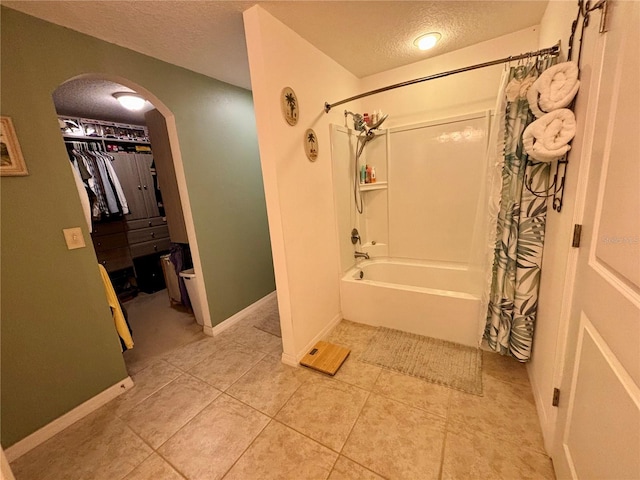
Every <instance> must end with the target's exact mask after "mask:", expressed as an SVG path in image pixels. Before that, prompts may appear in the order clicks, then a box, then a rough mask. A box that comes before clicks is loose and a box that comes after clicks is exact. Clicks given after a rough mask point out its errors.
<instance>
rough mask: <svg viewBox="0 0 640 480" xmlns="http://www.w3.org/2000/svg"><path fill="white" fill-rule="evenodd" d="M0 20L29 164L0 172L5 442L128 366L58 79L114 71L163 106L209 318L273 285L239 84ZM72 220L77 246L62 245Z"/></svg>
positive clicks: (8, 108) (69, 34)
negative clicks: (174, 132)
mask: <svg viewBox="0 0 640 480" xmlns="http://www.w3.org/2000/svg"><path fill="white" fill-rule="evenodd" d="M0 19H1V27H2V30H1V43H0V47H1V67H2V71H1V75H2V77H1V78H2V84H1V104H0V107H1V112H2V115H6V116H10V117H11V118H12V119H13V122H14V125H15V128H16V131H17V135H18V139H19V142H20V145H21V147H22V151H23V154H24V158H25V161H26V163H27V166H28V169H29V176H27V177H3V178H2V180H1V181H0V200H1V204H0V207H1V216H0V221H1V248H0V251H1V264H0V265H1V279H0V280H1V284H0V287H1V372H0V375H1V388H2V390H1V403H0V408H1V419H0V420H1V438H0V440H1V442H2V446H3V447H5V448H7V447H9V446H10V445H12V444H13V443H15V442H16V441H18V440H20V439H22V438H24V437H25V436H27V435H28V434H30V433H32V432H33V431H35V430H37V429H38V428H40V427H42V426H43V425H45V424H47V423H48V422H50V421H52V420H54V419H55V418H57V417H59V416H60V415H62V414H64V413H66V412H67V411H69V410H71V409H72V408H74V407H76V406H77V405H79V404H80V403H82V402H84V401H86V400H87V399H89V398H91V397H92V396H94V395H96V394H98V393H99V392H101V391H102V390H104V389H105V388H107V387H109V386H111V385H113V384H115V383H117V382H118V381H119V380H121V379H123V378H124V377H126V376H127V372H126V370H125V366H124V362H123V360H122V355H121V353H120V345H119V342H118V339H117V337H116V334H115V330H114V328H113V323H112V321H111V318H110V316H109V312H108V307H107V304H106V300H105V298H104V292H103V289H102V288H103V287H102V284H101V281H100V277H99V274H98V269H97V264H96V257H95V253H94V251H93V248H92V247H91V242H90V240H89V234H88V231H87V229H86V225H85V224H84V217H83V215H82V211H81V207H80V203H79V200H78V196H77V193H76V190H75V185H74V182H73V177H72V174H71V170H70V168H69V165H68V164H69V162H68V159H67V156H66V152H65V148H64V144H63V142H62V138H61V136H60V133H59V130H58V125H57V120H56V113H55V109H54V105H53V102H52V99H51V94H52V92H53V91H54V90H55V89H56V87H57V86H58V85H60V84H61V83H62V82H64V81H66V80H68V79H70V78H72V77H75V76H77V75H81V74H86V73H94V74H105V75H117V76H120V77H124V78H127V79H129V80H130V81H132V82H135V83H136V84H138V85H140V86H142V87H144V88H146V89H148V90H149V91H150V92H152V93H153V94H155V95H156V96H157V97H158V98H159V99H160V100H161V101H162V102H163V103H164V104H165V105H167V106H168V108H169V109H171V111H172V112H173V113H174V115H175V120H176V125H177V129H178V137H179V140H180V149H181V152H182V158H183V162H184V169H185V175H186V179H187V186H188V190H189V198H190V202H191V206H192V213H193V218H194V224H195V230H196V236H197V238H198V242H199V246H200V257H201V262H202V267H203V270H204V281H205V286H206V289H207V291H208V293H209V307H210V309H211V313H212V320H213V323H214V324H217V323H219V322H221V321H222V320H224V319H226V318H228V317H229V316H231V315H232V314H234V313H236V312H237V311H239V310H241V309H242V308H244V307H246V306H247V305H249V304H251V303H253V302H254V301H255V300H257V299H259V298H261V297H263V296H264V295H266V294H268V293H269V292H271V291H273V290H274V288H275V286H274V279H273V268H272V261H271V248H270V244H269V235H268V227H267V218H266V208H265V202H264V192H263V187H262V176H261V172H260V162H259V156H258V146H257V138H256V132H255V121H254V113H253V103H252V98H251V93H250V92H249V91H246V90H244V89H241V88H237V87H234V86H231V85H228V84H225V83H222V82H219V81H216V80H213V79H211V78H208V77H206V76H203V75H199V74H196V73H193V72H191V71H188V70H185V69H182V68H179V67H175V66H173V65H169V64H167V63H164V62H161V61H158V60H155V59H153V58H150V57H147V56H144V55H141V54H138V53H135V52H133V51H130V50H127V49H124V48H120V47H117V46H115V45H113V44H109V43H106V42H102V41H100V40H97V39H94V38H92V37H88V36H86V35H82V34H80V33H77V32H74V31H71V30H68V29H65V28H62V27H58V26H55V25H53V24H50V23H47V22H44V21H41V20H38V19H35V18H33V17H29V16H27V15H24V14H21V13H18V12H16V11H13V10H10V9H7V8H5V7H1V17H0ZM73 226H81V227H82V228H83V231H84V234H85V238H86V239H87V243H88V244H89V246H88V247H87V248H84V249H79V250H67V248H66V246H65V243H64V239H63V235H62V229H63V228H67V227H73Z"/></svg>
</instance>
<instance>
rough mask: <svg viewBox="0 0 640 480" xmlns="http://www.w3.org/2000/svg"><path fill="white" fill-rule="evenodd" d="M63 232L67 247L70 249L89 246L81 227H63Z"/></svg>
mask: <svg viewBox="0 0 640 480" xmlns="http://www.w3.org/2000/svg"><path fill="white" fill-rule="evenodd" d="M62 233H64V239H65V241H66V242H67V248H68V249H69V250H73V249H75V248H82V247H86V246H87V245H86V244H85V243H84V237H83V236H82V229H81V228H80V227H75V228H63V229H62Z"/></svg>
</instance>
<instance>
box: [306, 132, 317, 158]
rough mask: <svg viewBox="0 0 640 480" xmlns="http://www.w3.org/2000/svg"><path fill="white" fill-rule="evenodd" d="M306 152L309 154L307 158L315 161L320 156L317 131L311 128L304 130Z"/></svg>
mask: <svg viewBox="0 0 640 480" xmlns="http://www.w3.org/2000/svg"><path fill="white" fill-rule="evenodd" d="M304 153H306V154H307V158H308V159H309V160H310V161H312V162H315V161H316V159H317V158H318V137H317V136H316V132H314V131H313V130H311V129H310V128H309V129H308V130H307V131H306V132H304Z"/></svg>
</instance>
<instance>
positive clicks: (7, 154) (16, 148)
mask: <svg viewBox="0 0 640 480" xmlns="http://www.w3.org/2000/svg"><path fill="white" fill-rule="evenodd" d="M0 121H1V124H0V153H1V158H0V175H2V176H5V175H6V176H20V175H29V172H28V171H27V166H26V165H25V163H24V158H23V157H22V151H21V150H20V144H19V143H18V137H16V131H15V129H14V128H13V122H12V121H11V118H10V117H0Z"/></svg>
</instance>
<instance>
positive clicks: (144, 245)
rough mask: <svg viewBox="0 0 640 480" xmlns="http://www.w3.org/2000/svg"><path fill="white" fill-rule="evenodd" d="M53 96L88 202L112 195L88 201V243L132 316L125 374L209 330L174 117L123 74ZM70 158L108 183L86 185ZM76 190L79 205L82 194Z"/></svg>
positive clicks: (77, 81) (83, 79) (87, 78)
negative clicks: (134, 99)
mask: <svg viewBox="0 0 640 480" xmlns="http://www.w3.org/2000/svg"><path fill="white" fill-rule="evenodd" d="M119 92H132V93H135V94H138V95H139V96H141V97H143V98H144V99H145V100H146V102H145V104H144V106H143V108H142V109H141V110H138V111H136V112H131V111H128V110H125V109H124V108H122V107H121V106H120V105H119V103H118V101H117V100H116V98H115V96H114V93H119ZM53 99H54V104H55V105H56V110H57V112H58V115H59V121H60V124H61V131H62V133H63V137H64V141H65V144H66V145H67V151H68V152H69V154H70V160H72V163H73V164H74V165H75V167H76V168H77V169H78V171H79V173H81V179H82V180H83V181H84V187H85V190H87V193H88V195H87V196H88V197H90V198H91V194H92V187H95V183H97V182H100V181H102V182H103V183H105V182H106V184H108V185H107V186H108V187H111V189H112V192H111V197H112V198H109V195H106V196H105V198H103V199H102V205H100V203H101V202H100V201H99V200H100V199H99V198H95V199H92V200H93V202H92V204H91V207H90V222H91V225H92V227H93V228H92V230H93V232H92V240H93V245H94V249H95V251H96V256H97V259H98V261H99V262H100V263H102V264H103V265H104V266H105V268H106V269H107V271H108V272H109V276H110V277H111V279H112V283H113V284H114V286H115V287H116V291H117V292H118V293H119V295H118V296H119V298H120V299H121V304H123V306H124V309H125V311H126V310H129V311H130V314H129V323H130V325H131V326H132V329H133V330H134V332H133V337H134V342H135V343H136V345H137V349H136V347H135V346H134V348H133V349H132V350H129V351H125V353H124V357H125V362H126V363H127V367H128V369H129V371H130V373H133V372H134V371H136V370H138V369H140V368H144V366H146V365H147V364H148V363H150V362H152V361H153V359H157V357H158V356H162V355H163V354H165V353H166V352H168V351H169V350H171V349H173V348H176V347H179V346H181V345H183V344H185V343H189V342H190V341H193V340H196V339H197V338H199V337H200V336H201V335H202V331H204V332H205V333H210V332H211V321H210V315H209V310H208V304H207V297H206V292H205V288H204V284H203V282H202V268H201V264H200V256H199V250H198V244H197V238H196V235H195V230H194V227H193V219H192V216H191V208H190V204H189V197H188V195H187V188H186V181H185V177H184V171H183V167H182V158H181V154H180V149H179V146H178V137H177V131H176V127H175V122H174V117H173V114H172V113H171V111H170V110H169V109H168V107H167V106H166V105H165V104H164V103H163V102H161V101H160V100H159V99H158V98H157V97H156V96H155V95H153V94H152V93H151V92H149V91H148V90H146V89H144V88H143V87H141V86H140V85H136V84H134V83H133V82H130V81H128V80H127V79H124V78H121V77H114V76H104V75H82V76H78V77H74V78H72V79H69V80H68V81H66V82H64V83H63V84H61V85H60V86H59V87H58V88H57V89H56V90H55V91H54V92H53ZM74 128H75V129H76V130H74ZM76 149H78V150H84V152H82V151H81V152H78V151H77V150H76ZM74 152H75V153H74ZM92 152H93V153H92ZM78 153H80V154H81V155H80V156H82V155H86V156H100V157H104V158H108V159H109V161H108V162H107V163H109V166H110V167H113V168H111V170H112V171H113V175H114V176H115V178H116V180H115V181H114V179H112V178H111V177H109V175H107V176H106V177H104V175H103V177H104V178H101V177H100V172H99V171H98V172H96V174H95V175H94V177H95V178H89V177H90V176H91V174H90V173H89V172H87V171H85V172H82V168H80V164H81V163H83V162H84V161H81V162H80V163H78V161H77V158H76V155H77V154H78ZM74 159H75V162H74ZM103 173H104V172H103ZM115 183H117V184H118V185H117V186H116V185H115ZM98 190H99V189H98ZM107 190H109V188H106V189H104V191H105V192H106V191H107ZM79 193H80V198H82V189H80V190H79ZM98 196H99V195H98ZM169 254H170V255H169ZM171 260H173V263H169V262H170V261H171ZM176 260H178V262H176ZM176 263H177V266H178V269H177V270H178V271H180V270H183V269H184V270H187V269H189V268H190V267H192V270H191V272H194V273H193V274H189V275H186V277H187V278H186V279H184V280H183V279H181V278H180V277H179V276H177V272H175V271H173V272H172V270H175V266H176ZM185 280H186V281H187V282H189V284H190V285H189V288H190V290H191V295H190V297H191V299H190V300H191V301H188V300H187V298H189V296H188V294H187V291H186V289H185V288H184V281H185ZM180 282H183V285H182V287H183V288H179V283H180ZM165 289H166V292H163V290H165ZM194 289H195V294H194ZM176 292H177V293H176ZM167 293H169V295H167ZM185 304H186V306H190V304H192V308H193V311H194V312H195V313H196V316H197V317H198V321H199V323H200V324H201V326H199V325H198V324H197V323H195V322H194V321H190V320H189V319H188V318H185V315H187V316H188V313H186V312H188V310H187V309H186V308H184V307H182V305H185ZM131 314H133V315H131ZM191 320H193V318H191ZM136 324H137V326H136Z"/></svg>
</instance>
